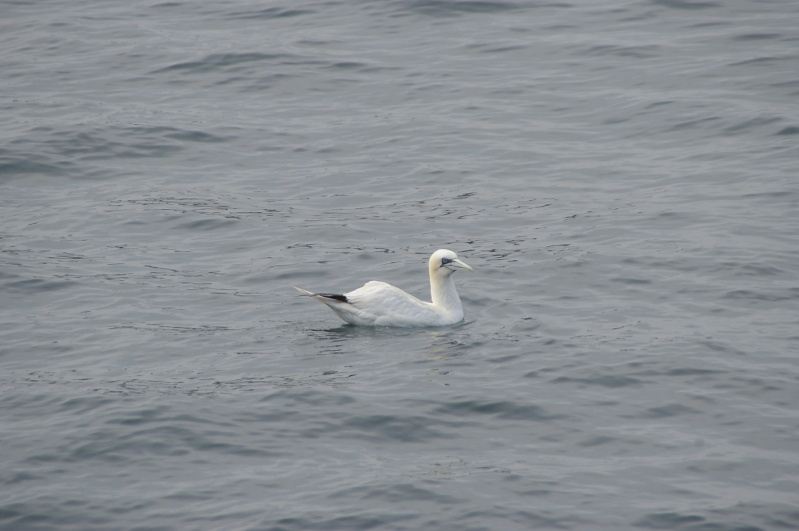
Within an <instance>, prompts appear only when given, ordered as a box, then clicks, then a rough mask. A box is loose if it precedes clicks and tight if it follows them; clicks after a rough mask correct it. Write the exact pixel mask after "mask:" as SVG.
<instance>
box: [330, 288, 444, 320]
mask: <svg viewBox="0 0 799 531" xmlns="http://www.w3.org/2000/svg"><path fill="white" fill-rule="evenodd" d="M345 296H346V297H347V301H348V302H349V304H351V305H352V306H354V307H355V308H357V309H358V310H360V311H362V312H364V313H366V314H369V315H373V316H374V319H375V324H385V325H393V326H413V325H418V324H420V323H432V322H434V321H435V320H436V319H438V318H440V316H439V314H438V312H437V311H436V308H435V307H434V306H433V305H432V304H430V303H429V302H424V301H421V300H419V299H417V298H416V297H414V296H413V295H411V294H409V293H406V292H404V291H402V290H401V289H399V288H398V287H396V286H392V285H391V284H388V283H386V282H380V281H377V280H372V281H370V282H367V283H366V284H364V285H363V286H361V287H360V288H358V289H356V290H354V291H350V292H349V293H346V294H345Z"/></svg>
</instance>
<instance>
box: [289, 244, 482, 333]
mask: <svg viewBox="0 0 799 531" xmlns="http://www.w3.org/2000/svg"><path fill="white" fill-rule="evenodd" d="M428 270H429V271H430V296H431V298H432V300H433V302H425V301H422V300H419V299H417V298H416V297H414V296H413V295H410V294H408V293H405V292H404V291H402V290H401V289H399V288H398V287H395V286H392V285H391V284H387V283H385V282H380V281H377V280H372V281H370V282H367V283H366V284H364V285H363V286H361V287H360V288H358V289H356V290H354V291H350V292H349V293H342V294H335V293H313V292H310V291H307V290H304V289H302V288H298V287H297V286H292V288H294V289H296V290H299V291H301V292H303V293H304V294H306V295H309V296H311V297H313V298H315V299H316V300H318V301H321V302H323V303H325V304H327V305H328V306H330V309H331V310H333V311H334V312H336V315H338V316H339V317H341V318H342V319H344V320H345V321H347V322H348V323H350V324H354V325H372V326H446V325H451V324H455V323H457V322H460V321H461V320H463V305H462V304H461V299H460V297H458V291H457V290H456V289H455V282H454V281H453V280H452V273H454V272H455V271H474V269H472V268H471V267H470V266H468V265H467V264H466V263H465V262H463V261H461V260H460V259H459V258H458V255H456V254H455V253H454V252H452V251H450V250H448V249H439V250H438V251H436V252H434V253H433V255H432V256H431V257H430V260H429V261H428Z"/></svg>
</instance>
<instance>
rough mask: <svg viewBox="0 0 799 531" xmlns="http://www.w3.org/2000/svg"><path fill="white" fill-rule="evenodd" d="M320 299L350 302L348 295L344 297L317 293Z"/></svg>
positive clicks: (336, 294)
mask: <svg viewBox="0 0 799 531" xmlns="http://www.w3.org/2000/svg"><path fill="white" fill-rule="evenodd" d="M317 295H319V296H320V297H324V298H326V299H333V300H337V301H341V302H350V301H348V300H347V296H346V295H342V294H340V293H317Z"/></svg>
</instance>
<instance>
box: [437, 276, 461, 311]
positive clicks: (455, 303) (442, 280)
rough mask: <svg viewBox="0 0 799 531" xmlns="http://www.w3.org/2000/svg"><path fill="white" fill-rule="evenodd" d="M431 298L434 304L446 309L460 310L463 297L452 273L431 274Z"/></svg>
mask: <svg viewBox="0 0 799 531" xmlns="http://www.w3.org/2000/svg"><path fill="white" fill-rule="evenodd" d="M430 298H431V299H432V301H433V305H435V306H437V307H439V308H442V309H444V310H458V309H460V308H462V306H461V299H460V297H458V291H457V290H456V289H455V281H453V280H452V275H446V276H441V275H437V274H432V275H430Z"/></svg>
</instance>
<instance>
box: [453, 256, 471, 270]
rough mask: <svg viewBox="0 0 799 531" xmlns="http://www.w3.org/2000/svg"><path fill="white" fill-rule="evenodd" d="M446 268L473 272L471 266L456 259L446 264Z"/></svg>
mask: <svg viewBox="0 0 799 531" xmlns="http://www.w3.org/2000/svg"><path fill="white" fill-rule="evenodd" d="M447 267H448V268H450V269H452V270H455V271H472V272H473V271H474V269H472V266H470V265H469V264H467V263H466V262H464V261H462V260H461V259H460V258H456V259H454V260H453V261H452V262H450V263H448V264H447Z"/></svg>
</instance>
